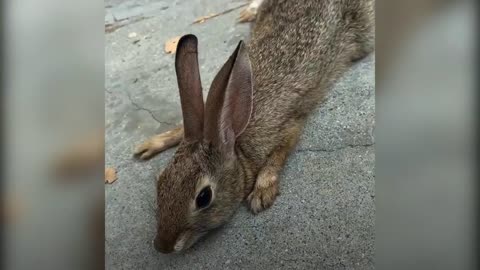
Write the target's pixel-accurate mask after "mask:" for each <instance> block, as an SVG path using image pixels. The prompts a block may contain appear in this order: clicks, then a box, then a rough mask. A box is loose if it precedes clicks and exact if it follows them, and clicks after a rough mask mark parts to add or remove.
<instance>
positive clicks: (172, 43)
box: [165, 36, 180, 53]
mask: <svg viewBox="0 0 480 270" xmlns="http://www.w3.org/2000/svg"><path fill="white" fill-rule="evenodd" d="M179 40H180V36H178V37H174V38H171V39H169V40H167V42H165V52H166V53H175V52H176V51H177V44H178V41H179Z"/></svg>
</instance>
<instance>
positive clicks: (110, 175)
mask: <svg viewBox="0 0 480 270" xmlns="http://www.w3.org/2000/svg"><path fill="white" fill-rule="evenodd" d="M116 180H117V172H116V171H115V169H114V168H106V169H105V183H107V184H111V183H113V182H115V181H116Z"/></svg>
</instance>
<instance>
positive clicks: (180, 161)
mask: <svg viewBox="0 0 480 270" xmlns="http://www.w3.org/2000/svg"><path fill="white" fill-rule="evenodd" d="M255 21H256V22H255V25H254V27H253V29H252V34H251V39H250V41H249V44H245V43H244V42H243V41H240V42H239V44H238V46H237V47H236V49H235V50H234V52H233V53H232V55H231V56H230V57H229V59H228V60H227V61H226V63H225V64H224V65H223V67H222V68H221V69H220V71H219V72H218V74H217V75H216V76H215V78H214V80H213V82H212V84H211V86H210V89H209V93H208V97H207V99H206V102H205V104H204V101H203V97H202V85H201V80H200V72H199V66H198V59H197V55H198V50H197V46H198V40H197V38H196V37H195V36H193V35H185V36H183V37H182V38H181V39H180V40H179V42H178V45H177V46H178V48H177V52H176V57H175V70H176V74H177V82H178V87H179V92H180V103H181V109H182V116H183V124H182V125H179V126H178V127H176V128H175V129H173V130H171V131H168V132H166V133H163V134H160V135H157V136H154V137H153V138H151V139H149V140H147V141H146V142H145V143H143V144H141V145H140V146H139V147H138V148H137V149H136V150H135V155H137V156H138V157H139V158H140V159H148V158H151V157H152V156H153V155H155V154H156V153H158V152H161V151H163V150H165V149H168V148H170V147H173V146H176V145H179V146H178V148H177V150H176V153H175V154H174V156H173V159H172V160H171V161H170V163H169V164H168V165H167V166H166V168H165V169H164V170H163V172H162V173H161V174H160V175H159V177H158V179H157V182H156V188H157V190H156V192H157V207H158V209H157V213H156V214H157V215H158V226H157V233H156V236H155V238H154V241H153V244H154V247H155V249H156V250H158V251H159V252H162V253H171V252H180V251H183V250H186V249H188V248H189V247H191V246H192V245H193V244H194V243H195V242H196V241H197V240H198V239H199V238H200V237H202V236H203V235H205V234H206V233H207V232H209V231H210V230H213V229H215V228H217V227H219V226H221V225H223V224H225V223H227V222H228V221H229V220H230V219H231V217H232V215H233V214H234V213H235V211H236V210H237V209H238V207H239V206H240V205H241V203H242V202H243V201H246V202H247V205H248V207H249V208H250V210H251V211H252V212H253V213H254V214H257V213H259V212H261V211H263V210H265V209H267V208H269V207H271V206H272V204H273V203H274V201H275V199H276V197H277V196H278V195H279V174H280V172H281V170H282V168H283V166H284V164H285V161H286V159H287V157H288V155H289V153H290V152H291V151H292V149H293V148H294V147H295V145H296V144H297V141H298V139H299V136H300V134H301V132H302V129H303V127H304V124H305V121H306V119H307V116H308V115H309V113H310V112H312V111H313V109H314V108H315V107H316V106H317V105H319V104H320V103H321V102H322V101H323V100H324V97H325V94H326V93H327V91H328V89H330V88H331V86H332V84H333V83H334V82H335V81H336V80H337V79H338V78H339V76H341V75H342V73H343V72H344V71H345V70H346V69H347V68H348V67H349V66H350V65H351V63H352V62H353V61H356V60H357V59H359V58H362V57H364V56H366V55H368V54H369V53H370V52H372V51H373V50H374V1H373V0H301V1H289V0H264V1H262V2H261V5H260V6H259V7H258V12H257V14H256V17H255Z"/></svg>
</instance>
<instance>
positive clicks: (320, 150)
mask: <svg viewBox="0 0 480 270" xmlns="http://www.w3.org/2000/svg"><path fill="white" fill-rule="evenodd" d="M373 145H375V143H366V144H347V145H343V146H340V147H337V148H332V149H324V148H323V149H322V148H320V149H316V148H313V149H312V148H304V149H302V148H300V149H297V150H296V151H295V152H327V153H329V152H336V151H339V150H344V149H346V148H357V147H369V146H373Z"/></svg>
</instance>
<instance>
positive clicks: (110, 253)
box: [105, 0, 375, 269]
mask: <svg viewBox="0 0 480 270" xmlns="http://www.w3.org/2000/svg"><path fill="white" fill-rule="evenodd" d="M242 3H244V2H241V1H230V0H227V1H225V0H209V1H202V0H190V1H180V0H175V1H146V0H143V1H142V0H127V1H125V0H107V1H106V3H105V5H106V15H105V21H106V23H111V22H113V20H114V19H113V18H115V19H116V20H121V19H125V18H132V17H134V18H141V17H143V20H137V21H136V22H131V23H129V24H127V25H125V26H123V27H121V28H118V29H117V30H116V31H114V32H111V33H106V34H105V46H106V48H105V70H106V78H105V119H106V157H105V159H106V166H107V167H114V168H116V169H117V171H118V180H117V181H116V182H115V183H114V184H112V185H107V186H105V200H106V202H105V203H106V204H105V233H106V242H105V252H106V267H107V269H372V268H374V238H375V172H374V164H375V151H374V135H373V133H374V128H375V84H374V81H375V80H374V63H375V58H374V56H373V55H371V56H368V57H367V58H365V59H363V60H361V61H359V62H358V63H356V64H355V65H354V66H353V67H352V68H351V69H350V70H349V71H348V72H347V73H346V74H345V75H344V76H343V77H342V78H341V80H340V81H339V82H338V83H337V84H336V86H335V87H334V89H333V90H332V91H331V92H330V94H329V95H328V99H327V101H326V102H325V103H324V104H323V105H322V106H321V107H320V108H318V109H317V110H316V111H315V112H313V113H312V117H311V119H310V121H309V124H308V125H307V128H306V130H305V132H304V134H303V136H302V140H301V141H300V143H299V145H298V147H297V149H296V150H295V152H294V153H293V154H292V155H291V156H290V158H289V160H288V162H287V165H286V167H285V170H284V172H283V174H282V176H281V195H280V196H279V197H278V199H277V201H276V202H275V204H274V205H273V207H272V208H271V209H269V210H267V211H265V212H262V213H260V214H259V215H256V216H254V215H252V214H251V213H250V212H249V211H248V210H247V209H246V208H245V207H242V208H240V209H239V211H238V212H237V214H236V215H235V216H234V218H233V220H232V221H231V222H230V223H228V224H227V225H225V226H224V227H222V228H221V229H219V230H217V231H215V232H213V233H211V234H210V235H208V236H207V237H205V238H204V239H203V240H201V241H200V242H199V243H197V244H196V245H194V246H193V247H192V248H191V249H190V250H187V251H186V252H185V253H183V254H174V255H163V254H160V253H157V252H156V251H155V250H154V249H153V247H152V244H151V243H152V239H153V237H154V234H155V218H154V216H153V207H154V201H155V194H154V193H155V192H154V190H155V189H154V179H155V176H156V175H157V174H158V173H159V172H160V171H161V170H162V168H164V166H165V165H166V164H167V162H168V161H169V159H170V158H171V157H172V155H173V153H174V151H175V149H171V150H169V151H167V152H165V153H162V154H160V155H158V156H157V157H155V158H153V159H152V160H150V161H146V162H140V161H137V160H135V159H133V157H132V150H133V148H134V146H135V145H137V144H138V143H140V142H142V141H143V140H145V139H147V138H148V137H150V136H152V135H155V134H157V133H159V132H162V131H165V130H167V129H169V128H171V127H173V126H174V125H175V124H176V123H178V122H179V121H180V120H181V111H180V104H179V96H178V91H177V85H176V78H175V72H174V55H171V54H166V53H164V44H165V41H167V40H168V39H169V38H172V37H175V36H179V35H182V34H186V33H193V34H196V35H197V37H198V38H199V62H200V66H201V67H200V68H201V75H202V82H203V84H204V89H205V90H207V89H208V86H209V85H210V82H211V81H212V79H213V76H214V75H215V73H216V72H217V71H218V69H219V68H220V67H221V65H222V64H223V62H224V61H225V60H226V59H227V57H228V56H229V55H230V53H231V52H232V51H233V49H234V47H235V45H236V44H237V43H238V41H239V40H241V39H247V37H248V32H249V26H248V25H239V24H236V23H235V18H236V17H237V16H238V13H239V10H235V11H234V12H231V13H228V14H225V15H222V16H219V17H217V18H213V19H211V20H208V21H206V22H204V23H203V24H196V25H191V22H193V21H194V20H195V19H196V18H198V17H200V16H204V15H208V14H210V13H215V12H220V11H223V10H225V9H228V8H231V7H236V6H238V5H241V4H242ZM132 21H134V20H132ZM133 33H135V34H133ZM204 96H206V93H205V94H204Z"/></svg>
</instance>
